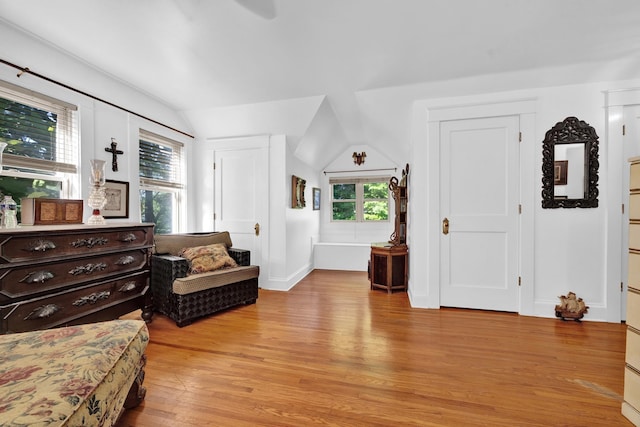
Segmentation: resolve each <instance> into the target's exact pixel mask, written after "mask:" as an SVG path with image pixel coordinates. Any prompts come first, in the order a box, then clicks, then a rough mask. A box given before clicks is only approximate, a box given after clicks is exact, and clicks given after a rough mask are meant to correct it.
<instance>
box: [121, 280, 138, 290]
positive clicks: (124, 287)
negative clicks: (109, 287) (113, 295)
mask: <svg viewBox="0 0 640 427" xmlns="http://www.w3.org/2000/svg"><path fill="white" fill-rule="evenodd" d="M136 286H137V283H136V282H127V283H125V284H124V285H122V286H121V287H120V289H118V292H131V291H133V290H135V289H136Z"/></svg>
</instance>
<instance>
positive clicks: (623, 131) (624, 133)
mask: <svg viewBox="0 0 640 427" xmlns="http://www.w3.org/2000/svg"><path fill="white" fill-rule="evenodd" d="M626 134H627V126H626V125H622V136H625V135H626Z"/></svg>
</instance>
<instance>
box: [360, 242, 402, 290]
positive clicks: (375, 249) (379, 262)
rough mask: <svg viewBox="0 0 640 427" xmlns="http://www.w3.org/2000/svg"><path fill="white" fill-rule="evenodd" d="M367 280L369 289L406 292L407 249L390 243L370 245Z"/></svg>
mask: <svg viewBox="0 0 640 427" xmlns="http://www.w3.org/2000/svg"><path fill="white" fill-rule="evenodd" d="M369 268H370V271H369V280H370V281H371V289H386V290H387V292H388V293H392V292H393V291H406V290H407V284H408V280H407V279H408V272H409V248H408V247H407V245H404V244H402V245H391V244H390V243H372V244H371V265H370V267H369Z"/></svg>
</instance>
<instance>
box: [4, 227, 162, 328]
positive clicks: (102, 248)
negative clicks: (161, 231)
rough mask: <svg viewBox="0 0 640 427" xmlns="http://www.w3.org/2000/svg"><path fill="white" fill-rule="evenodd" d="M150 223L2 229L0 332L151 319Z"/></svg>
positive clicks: (151, 235)
mask: <svg viewBox="0 0 640 427" xmlns="http://www.w3.org/2000/svg"><path fill="white" fill-rule="evenodd" d="M153 227H154V225H153V224H141V223H136V224H125V223H119V224H116V223H114V224H108V225H100V226H96V225H82V224H79V225H60V226H54V225H51V226H23V227H19V228H16V229H1V230H0V320H1V323H0V333H1V334H5V333H11V332H25V331H31V330H35V329H47V328H52V327H56V326H63V325H71V324H79V323H88V322H96V321H103V320H111V319H116V318H118V317H120V316H122V315H123V314H126V313H130V312H132V311H135V310H138V309H142V313H143V314H142V317H143V319H145V320H146V321H150V320H151V316H152V307H151V301H150V294H149V295H147V291H148V289H149V277H150V257H151V249H152V247H153Z"/></svg>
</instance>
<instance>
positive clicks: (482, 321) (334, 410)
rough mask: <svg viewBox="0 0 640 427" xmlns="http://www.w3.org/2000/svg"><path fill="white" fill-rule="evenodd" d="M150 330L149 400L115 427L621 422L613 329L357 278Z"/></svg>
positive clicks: (617, 341)
mask: <svg viewBox="0 0 640 427" xmlns="http://www.w3.org/2000/svg"><path fill="white" fill-rule="evenodd" d="M130 316H131V317H134V314H132V315H130ZM149 331H150V335H151V340H150V343H149V346H148V348H147V357H148V362H147V368H146V378H145V385H146V387H147V396H146V399H145V402H144V403H143V404H142V405H141V406H139V407H138V408H136V409H133V410H130V411H127V412H126V413H125V416H124V417H123V419H122V420H121V422H120V426H312V425H328V426H390V425H420V426H509V427H512V426H630V425H631V423H630V422H628V421H627V420H626V418H624V417H623V416H622V415H621V413H620V405H621V403H622V394H623V372H624V346H625V327H624V325H621V324H611V323H599V322H587V321H585V322H582V323H578V322H563V321H561V320H559V319H541V318H533V317H526V316H519V315H516V314H510V313H499V312H486V311H475V310H461V309H441V310H426V309H412V308H411V307H410V306H409V302H408V298H407V294H406V293H394V294H392V295H388V294H387V293H386V292H385V291H371V290H369V282H368V280H367V277H366V273H362V272H342V271H327V270H316V271H314V272H312V273H311V274H310V275H309V276H307V277H306V278H305V279H304V280H303V281H301V282H300V283H299V284H298V285H297V286H296V287H295V288H294V289H293V290H291V291H289V292H277V291H265V290H261V291H260V296H259V299H258V302H257V304H255V305H251V306H243V307H239V308H236V309H232V310H228V311H226V312H223V313H220V314H218V315H215V316H212V317H209V318H206V319H203V320H200V321H198V322H196V323H194V324H192V325H190V326H186V327H184V328H178V327H176V326H175V324H174V323H173V322H171V321H170V320H168V319H167V318H165V317H163V316H159V315H155V316H154V320H153V322H152V323H151V324H149Z"/></svg>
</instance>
